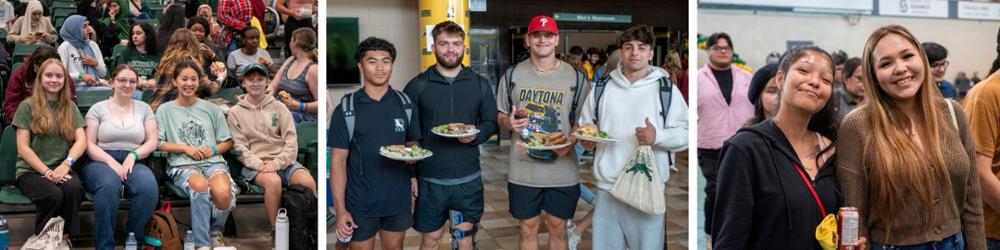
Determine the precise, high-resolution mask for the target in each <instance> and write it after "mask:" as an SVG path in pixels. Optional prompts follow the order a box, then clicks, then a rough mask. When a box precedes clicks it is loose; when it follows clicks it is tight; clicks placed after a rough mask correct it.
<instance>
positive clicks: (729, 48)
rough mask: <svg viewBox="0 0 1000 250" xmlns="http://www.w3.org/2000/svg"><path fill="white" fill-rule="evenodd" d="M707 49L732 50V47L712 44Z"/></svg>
mask: <svg viewBox="0 0 1000 250" xmlns="http://www.w3.org/2000/svg"><path fill="white" fill-rule="evenodd" d="M709 49H711V50H712V51H716V52H726V51H733V48H732V47H729V46H719V45H712V47H711V48H709Z"/></svg>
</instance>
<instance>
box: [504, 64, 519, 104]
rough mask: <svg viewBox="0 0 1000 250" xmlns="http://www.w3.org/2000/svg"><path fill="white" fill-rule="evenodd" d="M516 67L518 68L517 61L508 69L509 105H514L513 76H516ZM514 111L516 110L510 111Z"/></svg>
mask: <svg viewBox="0 0 1000 250" xmlns="http://www.w3.org/2000/svg"><path fill="white" fill-rule="evenodd" d="M515 68H517V63H515V64H514V65H511V66H510V68H508V69H507V73H506V75H507V77H506V78H505V79H507V105H514V79H512V77H514V69H515ZM514 111H515V110H511V111H510V113H511V114H513V113H514Z"/></svg>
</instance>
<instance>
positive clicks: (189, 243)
mask: <svg viewBox="0 0 1000 250" xmlns="http://www.w3.org/2000/svg"><path fill="white" fill-rule="evenodd" d="M184 250H194V235H192V233H191V230H188V231H187V236H186V237H184Z"/></svg>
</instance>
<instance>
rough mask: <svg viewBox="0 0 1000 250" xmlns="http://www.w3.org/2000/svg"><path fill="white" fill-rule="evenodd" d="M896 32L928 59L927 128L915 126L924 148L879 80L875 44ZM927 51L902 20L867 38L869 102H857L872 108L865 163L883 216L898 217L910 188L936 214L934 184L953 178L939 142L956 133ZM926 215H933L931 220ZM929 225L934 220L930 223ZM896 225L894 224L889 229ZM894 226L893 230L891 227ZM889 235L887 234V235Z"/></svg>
mask: <svg viewBox="0 0 1000 250" xmlns="http://www.w3.org/2000/svg"><path fill="white" fill-rule="evenodd" d="M891 34H895V35H899V36H902V37H903V38H905V39H906V40H907V41H908V42H910V43H911V44H912V45H913V47H914V48H916V53H919V54H920V56H919V57H918V58H919V59H920V60H924V61H923V63H922V64H923V69H924V72H923V77H924V80H923V82H922V83H921V84H920V89H919V90H917V94H916V96H915V97H914V98H916V103H917V104H916V108H917V109H918V110H917V112H916V113H917V114H918V116H919V117H918V118H916V119H919V120H920V121H921V122H922V123H923V124H924V127H923V130H920V131H915V132H917V133H920V134H921V135H922V137H921V138H924V139H923V140H924V145H923V148H922V149H921V148H920V147H918V146H917V145H916V143H915V142H914V141H913V139H912V138H911V136H910V135H908V134H907V133H906V130H907V129H916V128H910V125H911V124H912V123H911V122H910V118H909V117H907V116H906V115H905V114H904V113H903V111H902V110H901V109H900V108H899V107H898V106H897V104H896V102H895V101H893V100H892V98H891V97H890V96H889V95H888V93H886V92H885V91H884V90H882V88H881V87H880V86H879V84H878V77H877V75H876V74H875V63H874V60H876V59H877V58H874V56H873V55H872V53H873V52H874V50H875V45H876V44H877V43H878V42H879V41H880V40H882V38H885V37H886V36H888V35H891ZM925 58H927V55H925V54H924V50H923V47H922V46H921V45H920V42H918V41H917V39H916V38H915V37H914V36H913V34H912V33H910V31H909V30H907V29H906V28H903V27H902V26H898V25H889V26H885V27H882V28H879V29H878V30H875V32H872V34H871V36H869V37H868V42H867V44H865V50H864V58H863V60H862V62H861V63H862V66H861V69H862V70H863V72H862V73H863V77H864V83H865V102H864V103H863V104H862V105H861V106H860V107H858V109H860V110H864V113H865V114H867V117H864V119H866V121H865V124H867V125H868V126H870V127H869V128H867V129H866V131H867V132H866V133H865V136H864V144H863V145H864V146H863V147H864V150H863V151H862V152H863V158H862V159H863V160H864V163H865V164H869V165H871V166H872V167H871V168H870V170H869V173H868V174H869V176H870V177H869V179H868V183H869V185H870V190H869V193H870V194H871V195H870V196H869V202H872V204H881V205H879V206H872V207H871V211H870V213H871V216H874V218H878V220H880V221H883V222H888V221H893V220H895V219H897V218H898V217H899V211H902V209H903V208H904V206H905V204H906V200H908V199H911V198H910V195H907V194H906V193H904V192H906V191H904V190H909V191H912V192H913V193H914V194H915V195H916V197H919V199H920V201H921V202H922V203H923V208H924V209H923V210H924V212H925V216H926V217H927V218H932V217H933V216H934V214H933V213H932V212H931V211H933V210H932V209H931V208H932V207H933V202H932V196H933V194H934V192H935V190H934V188H935V186H936V185H935V184H936V183H938V182H943V183H944V184H945V185H946V186H947V185H950V184H951V180H950V179H949V177H948V176H949V175H948V169H947V167H946V165H945V162H944V156H943V155H942V153H941V149H940V148H939V146H940V145H941V142H942V141H944V140H945V138H948V139H955V140H958V138H957V133H956V132H955V131H954V130H952V129H948V127H950V126H942V125H941V124H946V121H944V120H943V119H944V117H942V113H941V111H940V110H939V109H938V108H939V105H941V104H940V103H941V102H942V100H941V99H942V98H941V94H939V93H938V89H937V87H936V85H935V84H933V82H932V79H933V78H932V77H931V75H930V72H931V71H930V66H928V64H927V60H926V59H925ZM926 221H931V220H930V219H929V220H926ZM925 226H929V224H928V223H925ZM889 230H891V228H890V229H889ZM890 232H891V231H890ZM887 237H888V235H887Z"/></svg>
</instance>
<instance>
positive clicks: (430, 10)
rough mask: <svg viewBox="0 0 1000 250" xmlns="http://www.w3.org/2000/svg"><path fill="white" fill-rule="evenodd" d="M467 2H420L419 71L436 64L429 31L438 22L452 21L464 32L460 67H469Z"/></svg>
mask: <svg viewBox="0 0 1000 250" xmlns="http://www.w3.org/2000/svg"><path fill="white" fill-rule="evenodd" d="M467 3H468V1H467V0H420V34H421V37H420V71H423V70H424V69H426V68H427V67H430V66H431V65H434V64H435V63H437V60H436V59H435V58H434V52H433V51H431V44H432V43H433V42H434V37H432V36H431V30H433V29H434V25H437V24H438V23H440V22H444V21H452V22H455V23H458V25H461V26H462V29H463V30H465V34H466V36H465V58H464V59H462V65H466V66H468V65H469V58H470V56H469V36H468V34H469V6H468V4H467Z"/></svg>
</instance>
